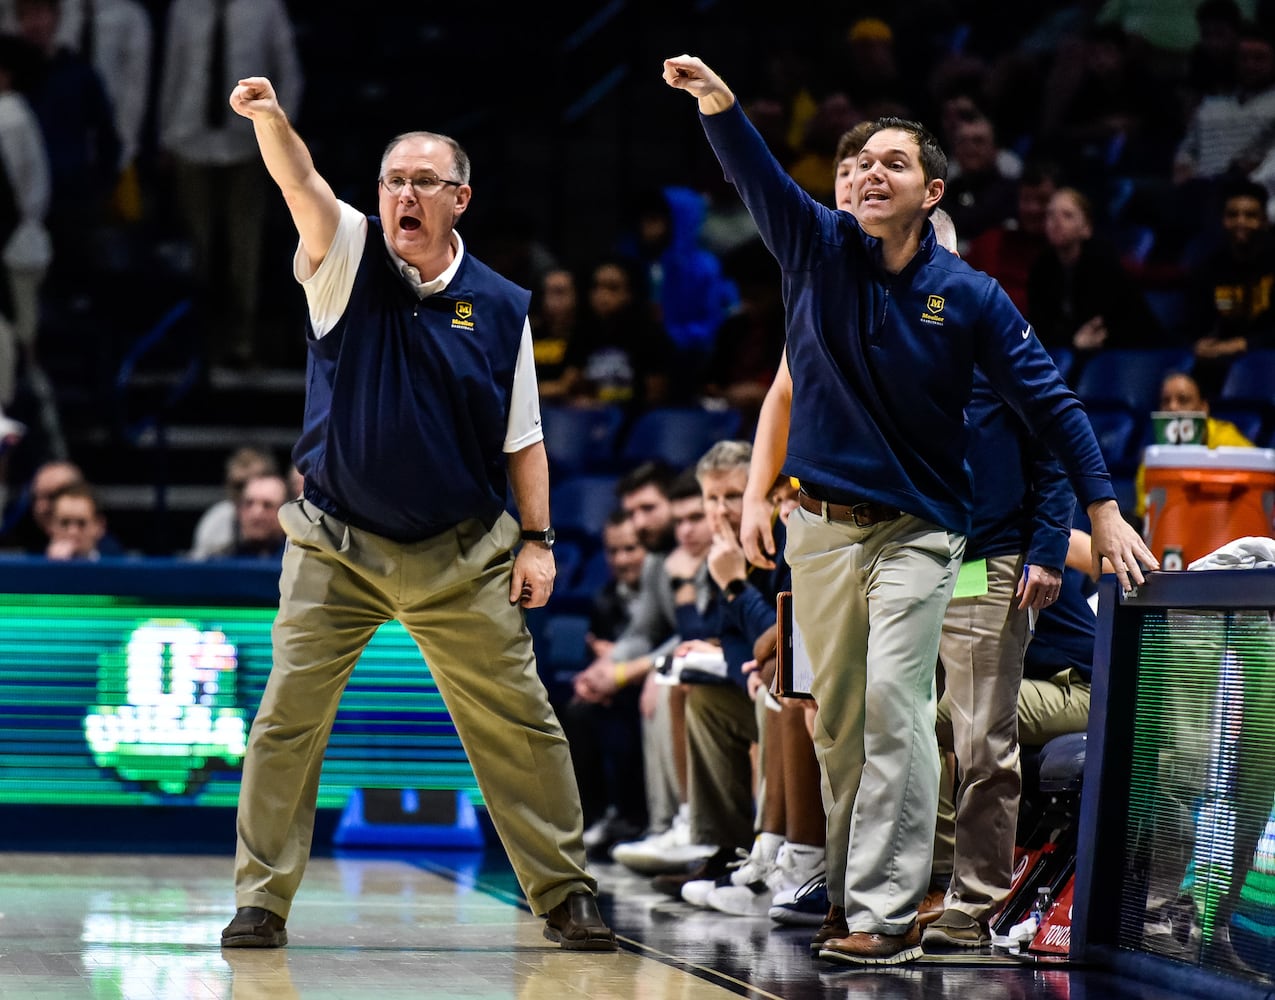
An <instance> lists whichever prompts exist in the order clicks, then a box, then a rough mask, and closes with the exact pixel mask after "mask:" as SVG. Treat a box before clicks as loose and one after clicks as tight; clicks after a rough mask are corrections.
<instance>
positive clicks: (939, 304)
mask: <svg viewBox="0 0 1275 1000" xmlns="http://www.w3.org/2000/svg"><path fill="white" fill-rule="evenodd" d="M925 308H926V309H928V310H929V311H930V312H932V313H941V312H942V311H943V296H942V295H931V296H930V297H929V298H928V299H926V300H925Z"/></svg>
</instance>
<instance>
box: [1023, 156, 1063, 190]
mask: <svg viewBox="0 0 1275 1000" xmlns="http://www.w3.org/2000/svg"><path fill="white" fill-rule="evenodd" d="M1064 178H1065V175H1064V173H1063V168H1062V167H1061V166H1060V165H1059V164H1058V163H1057V162H1055V161H1054V160H1046V159H1030V160H1025V161H1024V162H1023V172H1022V173H1021V174H1020V175H1019V177H1018V183H1019V185H1020V186H1023V185H1025V186H1027V187H1035V186H1036V185H1038V184H1045V183H1050V184H1053V185H1054V187H1062V186H1063V180H1064Z"/></svg>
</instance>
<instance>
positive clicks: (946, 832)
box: [934, 670, 1089, 875]
mask: <svg viewBox="0 0 1275 1000" xmlns="http://www.w3.org/2000/svg"><path fill="white" fill-rule="evenodd" d="M1088 726H1089V682H1088V681H1086V680H1085V679H1084V676H1083V675H1082V674H1081V673H1080V672H1079V671H1078V670H1064V671H1062V672H1060V673H1058V674H1056V675H1055V676H1053V677H1050V678H1049V679H1048V680H1032V679H1030V678H1024V679H1023V682H1022V684H1021V685H1020V686H1019V689H1018V742H1019V746H1025V747H1043V746H1044V745H1045V744H1046V743H1048V742H1049V741H1050V740H1052V739H1054V738H1056V737H1058V736H1065V735H1067V734H1068V733H1083V732H1084V731H1085V730H1086V729H1087V728H1088ZM937 730H938V737H939V750H940V752H941V755H942V756H941V763H942V765H943V774H942V777H941V778H940V779H939V816H938V826H937V828H936V829H935V831H934V873H935V874H936V875H950V874H952V869H953V867H954V865H955V860H956V800H955V794H954V791H955V788H956V780H957V778H956V774H955V773H954V772H953V770H952V768H951V767H950V766H948V751H950V750H952V749H953V746H954V742H955V741H954V740H953V738H952V706H951V703H950V702H949V700H948V698H947V696H946V695H944V697H943V698H940V699H939V712H938V725H937Z"/></svg>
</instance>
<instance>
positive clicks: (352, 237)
mask: <svg viewBox="0 0 1275 1000" xmlns="http://www.w3.org/2000/svg"><path fill="white" fill-rule="evenodd" d="M339 205H340V208H341V217H340V219H339V220H338V222H337V226H336V233H335V234H334V235H333V237H332V245H331V246H330V247H328V252H327V256H325V257H324V258H323V261H322V263H320V264H319V266H318V268H316V269H315V271H314V273H311V272H310V259H309V257H308V256H307V255H306V252H305V249H304V248H303V247H302V246H301V244H300V243H299V242H298V243H297V251H296V253H295V254H294V255H293V257H292V274H293V277H295V278H296V279H297V281H299V282H300V283H301V288H302V289H303V290H304V291H305V301H306V305H307V306H308V307H309V310H310V325H311V326H312V327H314V335H315V337H322V336H323V335H324V334H325V333H327V332H328V331H329V330H331V329H332V328H333V327H334V326H336V323H337V320H339V319H340V318H341V315H342V313H344V312H345V307H346V306H347V305H349V304H350V292H351V291H352V290H353V288H354V277H355V275H356V274H357V273H358V270H359V261H360V260H362V259H363V246H364V244H365V243H366V242H367V225H368V223H367V216H366V215H364V214H363V213H362V212H360V211H359V210H358V209H357V208H355V207H353V206H352V205H347V204H346V203H345V202H339Z"/></svg>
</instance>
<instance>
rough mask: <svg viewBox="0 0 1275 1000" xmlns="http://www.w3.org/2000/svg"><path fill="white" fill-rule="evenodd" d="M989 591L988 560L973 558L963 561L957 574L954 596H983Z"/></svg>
mask: <svg viewBox="0 0 1275 1000" xmlns="http://www.w3.org/2000/svg"><path fill="white" fill-rule="evenodd" d="M986 593H987V560H986V559H971V560H970V561H969V562H963V563H961V571H960V572H959V573H958V574H956V590H954V591H953V592H952V597H953V598H957V597H982V596H983V595H984V594H986Z"/></svg>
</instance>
